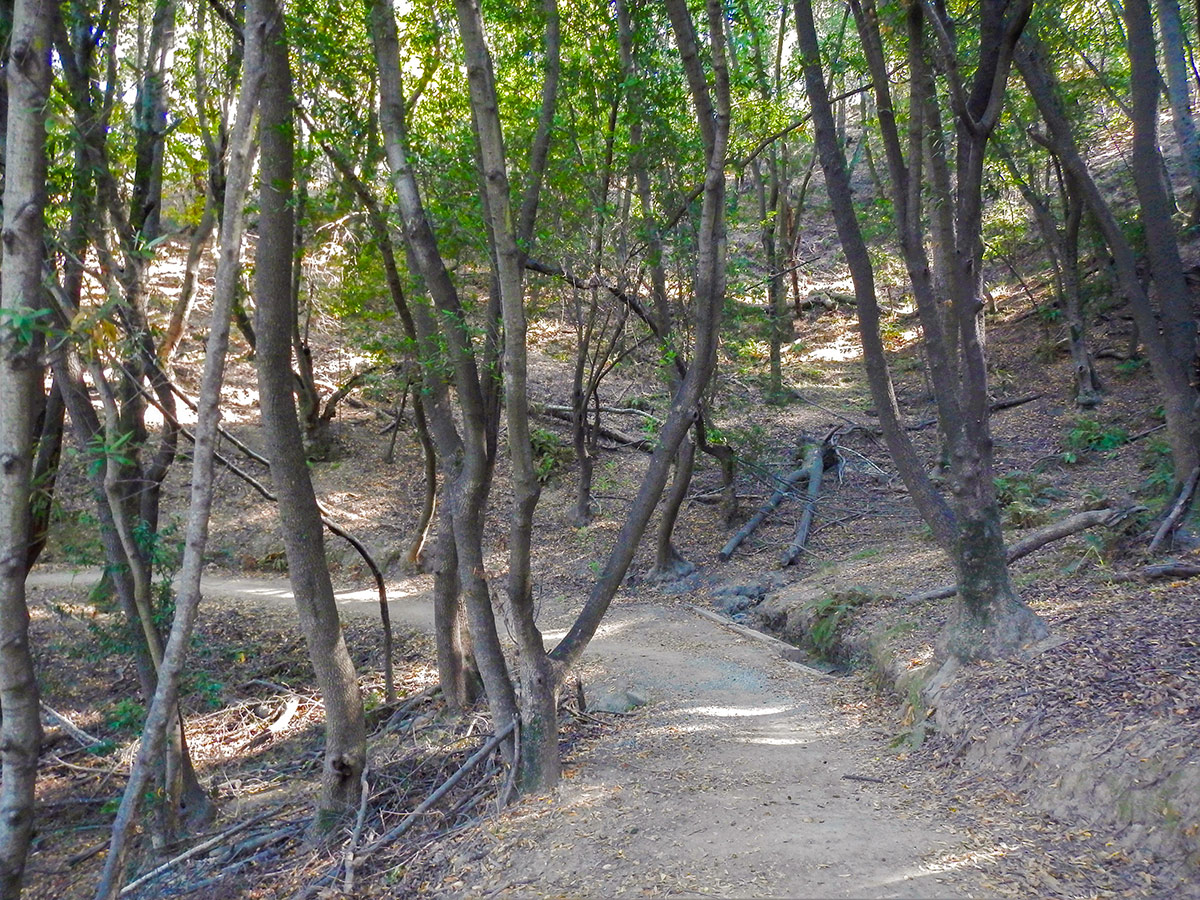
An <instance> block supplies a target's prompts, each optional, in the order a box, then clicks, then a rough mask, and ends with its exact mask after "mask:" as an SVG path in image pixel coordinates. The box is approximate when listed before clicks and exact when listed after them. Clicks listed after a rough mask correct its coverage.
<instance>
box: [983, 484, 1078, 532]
mask: <svg viewBox="0 0 1200 900" xmlns="http://www.w3.org/2000/svg"><path fill="white" fill-rule="evenodd" d="M995 485H996V501H997V502H998V503H999V504H1000V510H1001V515H1002V517H1003V521H1004V524H1005V526H1007V527H1009V528H1033V527H1035V526H1037V525H1044V524H1046V522H1047V521H1048V520H1049V518H1050V512H1049V510H1048V509H1046V507H1047V506H1048V505H1049V504H1050V502H1051V501H1053V500H1058V499H1060V498H1061V497H1062V496H1063V492H1062V491H1060V490H1059V489H1058V488H1056V487H1054V485H1052V484H1050V482H1048V481H1047V480H1046V479H1044V478H1042V477H1041V476H1039V475H1034V474H1031V473H1028V472H1010V473H1008V474H1007V475H1001V476H999V477H997V478H996V479H995Z"/></svg>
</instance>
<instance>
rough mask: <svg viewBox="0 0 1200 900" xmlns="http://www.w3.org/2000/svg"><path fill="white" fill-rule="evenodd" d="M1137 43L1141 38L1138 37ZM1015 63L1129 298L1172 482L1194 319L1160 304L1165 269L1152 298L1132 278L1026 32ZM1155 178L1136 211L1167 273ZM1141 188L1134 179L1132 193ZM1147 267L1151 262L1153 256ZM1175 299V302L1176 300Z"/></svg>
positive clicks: (1197, 402) (1195, 450)
mask: <svg viewBox="0 0 1200 900" xmlns="http://www.w3.org/2000/svg"><path fill="white" fill-rule="evenodd" d="M1143 2H1144V0H1143ZM1139 30H1144V29H1139ZM1141 42H1142V43H1144V38H1143V40H1142V41H1141ZM1145 56H1146V55H1145V53H1144V52H1139V53H1138V62H1139V63H1141V64H1146V63H1147V62H1149V63H1150V64H1153V58H1152V56H1151V58H1150V59H1149V60H1147V59H1146V58H1145ZM1016 64H1017V67H1018V69H1019V70H1020V72H1021V77H1022V78H1023V79H1024V81H1025V84H1026V86H1027V87H1028V88H1029V93H1030V95H1031V96H1032V97H1033V99H1034V101H1035V102H1036V103H1037V106H1038V111H1039V112H1040V113H1041V114H1042V119H1043V121H1044V122H1045V123H1046V128H1047V131H1048V132H1049V133H1048V135H1036V134H1035V135H1033V137H1034V138H1035V139H1036V140H1038V142H1039V143H1043V144H1046V145H1047V146H1049V147H1050V148H1051V149H1052V150H1053V151H1054V152H1055V153H1056V154H1057V155H1058V157H1059V159H1060V160H1061V161H1062V165H1063V169H1064V171H1065V173H1066V175H1067V177H1071V178H1074V179H1075V182H1076V184H1077V185H1078V187H1079V189H1080V191H1081V192H1082V194H1083V201H1084V203H1085V204H1086V205H1087V208H1088V211H1089V212H1090V213H1091V215H1092V218H1093V219H1094V220H1095V222H1096V225H1097V227H1098V228H1099V230H1100V232H1101V234H1102V235H1103V236H1104V240H1105V242H1106V243H1107V244H1108V248H1109V251H1110V252H1111V253H1112V256H1113V262H1114V265H1115V269H1116V276H1117V280H1118V283H1119V285H1120V289H1121V292H1122V293H1124V294H1125V296H1126V297H1127V298H1128V299H1129V304H1130V310H1131V312H1132V313H1133V317H1134V323H1135V325H1136V326H1137V330H1138V334H1139V336H1140V338H1141V341H1142V343H1143V345H1144V346H1145V348H1146V356H1147V358H1148V359H1149V361H1150V369H1151V371H1152V373H1153V374H1154V380H1155V382H1156V383H1157V385H1158V389H1159V391H1160V392H1161V393H1162V396H1163V410H1164V412H1165V413H1166V419H1167V438H1168V441H1169V442H1170V444H1171V458H1172V461H1173V462H1174V466H1175V477H1176V480H1177V481H1180V482H1181V481H1182V479H1183V478H1184V477H1186V474H1187V473H1188V472H1190V471H1191V470H1192V469H1193V468H1195V467H1196V465H1197V464H1198V463H1200V393H1198V392H1197V389H1196V385H1195V383H1194V382H1193V380H1192V367H1193V365H1194V360H1195V328H1196V325H1195V320H1194V318H1193V317H1192V315H1191V312H1190V310H1188V309H1181V308H1180V304H1179V303H1178V302H1175V303H1167V302H1165V301H1166V300H1167V299H1169V296H1168V293H1167V292H1168V290H1169V287H1170V284H1171V273H1170V272H1169V271H1168V272H1167V273H1165V275H1164V278H1165V279H1166V284H1164V285H1159V288H1160V292H1159V293H1158V294H1157V296H1158V298H1159V302H1158V303H1157V304H1155V303H1152V302H1151V298H1150V296H1149V295H1148V294H1147V293H1146V290H1145V288H1144V286H1143V285H1142V282H1141V280H1140V278H1139V277H1138V261H1137V256H1136V254H1135V253H1134V251H1133V248H1132V247H1131V246H1130V244H1129V241H1128V239H1127V238H1126V237H1125V233H1124V232H1123V231H1122V229H1121V226H1120V224H1119V223H1118V222H1117V219H1116V216H1115V215H1114V214H1113V211H1112V208H1111V207H1110V206H1109V205H1108V203H1107V201H1106V200H1105V199H1104V196H1103V194H1101V192H1100V189H1099V187H1098V186H1097V185H1096V182H1095V179H1093V177H1092V174H1091V171H1090V170H1089V169H1088V167H1087V164H1086V163H1085V162H1084V160H1083V155H1082V154H1081V153H1080V151H1079V147H1078V144H1077V143H1076V141H1075V137H1074V135H1073V133H1072V131H1071V126H1070V120H1069V119H1068V117H1067V115H1066V112H1065V110H1064V108H1063V103H1062V99H1061V92H1060V89H1059V86H1058V81H1057V79H1056V78H1055V77H1054V75H1053V73H1052V70H1051V69H1050V66H1049V62H1048V59H1047V57H1046V53H1045V51H1044V49H1043V48H1042V47H1041V46H1040V44H1039V43H1038V41H1037V40H1036V38H1035V37H1033V36H1032V35H1030V36H1028V37H1026V38H1025V39H1024V40H1023V41H1022V44H1021V45H1020V46H1019V47H1018V49H1017V54H1016ZM1147 77H1148V76H1147V75H1145V74H1142V75H1138V76H1136V77H1135V78H1134V82H1135V84H1139V85H1140V82H1142V81H1144V80H1146V78H1147ZM1143 93H1145V92H1143V91H1141V90H1140V89H1139V91H1138V94H1139V100H1138V112H1139V118H1138V120H1137V122H1136V123H1135V131H1140V132H1141V137H1140V138H1139V142H1138V145H1137V148H1136V154H1137V156H1138V157H1145V156H1148V155H1150V154H1156V152H1157V151H1156V150H1155V149H1154V147H1153V144H1152V142H1153V137H1151V138H1150V140H1149V141H1147V139H1146V134H1147V130H1148V129H1151V134H1152V128H1153V117H1154V116H1155V115H1156V113H1155V112H1154V110H1155V108H1156V106H1157V100H1156V99H1155V97H1150V96H1141V95H1142V94H1143ZM1147 107H1148V108H1147ZM1147 119H1149V120H1150V121H1147ZM1146 166H1147V164H1146V163H1145V162H1144V160H1143V161H1140V162H1139V163H1138V164H1137V168H1138V169H1139V170H1143V169H1145V168H1146ZM1142 174H1143V175H1145V174H1146V172H1144V171H1143V173H1142ZM1155 177H1156V176H1153V177H1149V178H1144V179H1143V180H1144V181H1146V182H1147V183H1146V184H1145V187H1146V189H1147V190H1148V192H1149V194H1150V195H1151V197H1150V199H1151V200H1153V195H1155V194H1157V195H1158V196H1159V200H1158V202H1157V203H1152V205H1151V208H1149V209H1147V208H1143V209H1142V211H1141V214H1142V216H1143V221H1144V223H1145V228H1146V231H1147V234H1148V235H1149V233H1150V232H1151V231H1154V232H1159V231H1161V232H1162V233H1163V234H1162V237H1161V240H1156V241H1155V244H1156V245H1158V246H1159V253H1160V254H1161V255H1162V256H1163V257H1164V259H1162V260H1160V261H1159V264H1160V265H1162V264H1164V263H1165V264H1166V266H1167V268H1168V270H1169V269H1170V263H1169V262H1166V259H1169V257H1170V255H1171V254H1170V250H1169V248H1170V245H1171V244H1172V243H1173V242H1174V230H1173V229H1174V226H1173V224H1172V222H1171V220H1170V215H1169V211H1168V214H1167V215H1166V216H1165V217H1160V215H1161V213H1162V208H1161V207H1162V201H1161V195H1162V194H1163V193H1165V191H1164V189H1163V188H1162V187H1161V184H1160V185H1159V187H1158V188H1157V190H1156V189H1155V185H1154V178H1155ZM1141 187H1142V186H1141V184H1139V190H1141ZM1151 266H1152V268H1153V267H1154V262H1153V260H1152V262H1151ZM1176 274H1178V275H1179V276H1180V278H1182V272H1179V271H1177V273H1176ZM1185 289H1186V285H1185ZM1176 300H1177V301H1178V298H1176ZM1189 343H1190V345H1191V347H1190V349H1189V346H1188V345H1189Z"/></svg>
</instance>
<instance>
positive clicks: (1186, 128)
mask: <svg viewBox="0 0 1200 900" xmlns="http://www.w3.org/2000/svg"><path fill="white" fill-rule="evenodd" d="M1156 5H1157V6H1158V26H1159V31H1160V33H1161V34H1162V44H1163V62H1165V63H1166V70H1167V99H1168V100H1169V101H1170V103H1171V120H1172V122H1173V124H1174V126H1175V137H1176V139H1177V140H1178V141H1179V154H1180V156H1182V157H1183V165H1184V171H1185V172H1187V177H1188V184H1189V185H1190V186H1191V188H1192V207H1193V213H1192V220H1193V222H1194V221H1195V220H1196V216H1197V214H1200V140H1198V139H1197V137H1196V120H1195V118H1194V117H1193V115H1192V103H1191V97H1190V93H1191V92H1190V86H1191V79H1189V78H1188V72H1187V51H1186V49H1185V47H1184V35H1183V16H1182V14H1181V12H1180V9H1179V0H1156Z"/></svg>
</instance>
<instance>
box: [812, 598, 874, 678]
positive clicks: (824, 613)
mask: <svg viewBox="0 0 1200 900" xmlns="http://www.w3.org/2000/svg"><path fill="white" fill-rule="evenodd" d="M874 599H875V597H874V595H872V594H869V593H867V592H866V591H861V590H856V589H851V590H848V591H834V592H833V593H832V594H830V595H829V596H827V597H822V598H821V599H820V600H818V601H817V602H816V603H814V604H813V605H812V613H813V619H812V625H811V626H809V629H808V634H807V635H806V639H805V643H806V645H807V649H808V650H811V651H812V652H813V653H814V654H815V655H816V656H818V657H820V658H821V659H824V660H826V661H827V662H832V663H840V662H845V660H846V651H845V648H844V647H843V646H842V635H843V633H844V632H845V629H846V626H847V625H848V624H849V623H850V620H851V618H852V617H853V615H854V610H855V609H856V608H858V607H859V606H862V605H863V604H864V603H867V602H869V601H871V600H874Z"/></svg>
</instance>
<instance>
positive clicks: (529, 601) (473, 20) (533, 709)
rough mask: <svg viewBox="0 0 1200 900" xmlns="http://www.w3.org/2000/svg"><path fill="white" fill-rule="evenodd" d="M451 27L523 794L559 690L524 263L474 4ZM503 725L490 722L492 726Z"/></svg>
mask: <svg viewBox="0 0 1200 900" xmlns="http://www.w3.org/2000/svg"><path fill="white" fill-rule="evenodd" d="M455 8H456V10H457V12H458V30H459V35H460V36H461V38H462V41H463V48H464V50H465V53H466V65H467V81H468V83H469V85H470V95H471V109H472V113H473V115H472V120H473V122H474V125H475V131H476V136H477V138H478V141H479V157H480V165H481V175H482V181H483V184H484V187H485V194H486V201H487V202H486V203H485V211H486V212H487V214H488V215H489V216H490V218H491V237H492V241H493V242H494V259H495V264H496V269H497V271H496V276H497V279H498V281H499V288H500V300H501V309H502V312H503V318H504V357H503V363H504V390H505V401H506V402H505V406H506V410H507V424H508V453H509V458H510V461H511V463H512V485H513V514H512V523H513V524H512V529H511V532H510V536H509V557H508V564H509V575H508V604H509V612H510V614H511V616H512V620H513V625H514V626H515V630H516V634H515V635H514V636H515V637H516V641H517V648H518V655H519V660H518V672H519V677H520V682H521V694H520V704H521V748H520V752H521V757H520V770H519V773H518V778H519V782H520V787H521V789H522V790H525V791H530V790H545V789H547V788H550V787H553V786H554V785H555V784H557V782H558V780H559V778H560V777H561V774H562V761H561V759H560V757H559V753H558V712H557V696H558V685H557V682H556V679H555V675H554V672H553V670H552V668H551V665H550V660H549V659H548V658H547V657H546V649H545V646H544V644H543V642H542V633H541V631H540V630H539V629H538V627H537V624H536V623H535V622H534V612H535V606H534V598H533V573H532V542H533V513H534V509H535V508H536V506H537V502H538V497H539V495H540V493H541V486H540V485H539V484H538V480H537V476H536V474H535V473H534V467H533V444H532V442H531V440H530V434H529V392H528V387H527V375H528V364H527V357H526V321H525V303H524V292H523V287H522V274H523V271H524V260H523V259H522V255H521V251H520V249H519V248H518V246H517V235H516V233H515V231H514V230H513V226H512V222H513V212H512V210H511V206H510V199H509V182H508V170H507V161H506V159H505V152H504V138H503V135H502V133H501V126H500V110H499V106H498V103H497V94H496V83H495V76H494V74H493V72H492V60H491V54H490V52H489V50H488V48H487V43H486V41H485V38H484V31H483V17H482V14H481V12H480V9H479V5H478V2H477V0H456V3H455ZM500 724H502V723H501V722H500V721H499V720H498V721H497V727H500Z"/></svg>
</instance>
